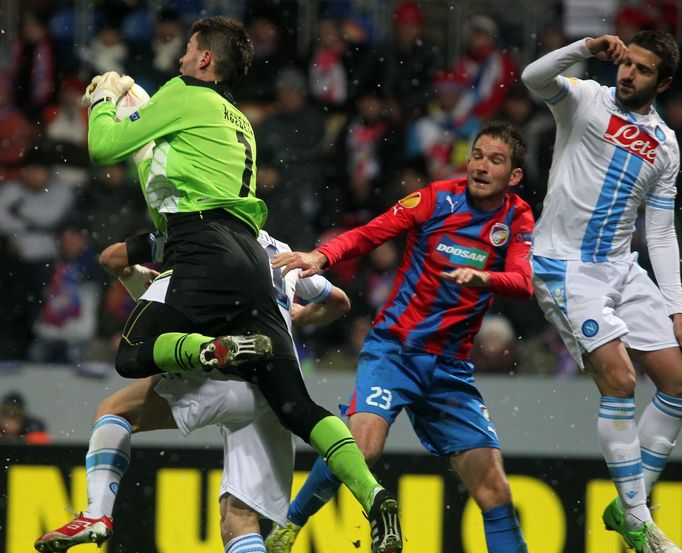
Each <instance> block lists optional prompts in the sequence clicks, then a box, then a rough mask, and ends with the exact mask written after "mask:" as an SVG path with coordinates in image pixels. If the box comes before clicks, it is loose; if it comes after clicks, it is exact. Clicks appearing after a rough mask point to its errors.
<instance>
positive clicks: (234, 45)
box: [192, 16, 253, 84]
mask: <svg viewBox="0 0 682 553" xmlns="http://www.w3.org/2000/svg"><path fill="white" fill-rule="evenodd" d="M195 33H196V35H197V45H198V46H199V48H200V49H202V50H210V52H211V54H212V55H213V59H214V62H215V71H216V73H217V74H218V76H219V77H220V78H221V80H223V81H227V82H228V83H229V84H233V83H234V82H236V81H237V80H239V79H240V78H241V77H243V76H244V75H246V74H247V73H248V71H249V68H250V67H251V61H252V60H253V42H251V38H249V35H248V34H247V32H246V30H245V29H244V25H242V24H241V23H240V22H239V21H237V20H235V19H231V18H229V17H224V16H217V17H204V18H203V19H198V20H197V21H195V22H194V24H193V25H192V35H194V34H195Z"/></svg>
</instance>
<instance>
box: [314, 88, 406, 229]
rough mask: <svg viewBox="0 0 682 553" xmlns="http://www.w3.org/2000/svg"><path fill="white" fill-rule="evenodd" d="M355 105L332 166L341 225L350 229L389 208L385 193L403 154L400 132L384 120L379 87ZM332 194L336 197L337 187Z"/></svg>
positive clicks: (343, 131) (369, 91) (340, 139)
mask: <svg viewBox="0 0 682 553" xmlns="http://www.w3.org/2000/svg"><path fill="white" fill-rule="evenodd" d="M355 105H356V111H357V113H356V115H355V116H354V117H353V118H352V119H351V120H350V121H349V122H348V124H347V125H346V127H345V128H344V129H343V130H342V131H341V133H340V134H339V137H338V138H337V140H336V148H335V158H336V161H335V163H334V166H335V167H337V168H338V169H337V174H336V178H337V181H338V182H339V184H340V187H341V188H343V189H344V190H343V191H342V193H341V195H342V198H345V200H344V201H342V202H341V210H342V211H343V213H344V219H345V221H344V224H346V225H350V226H356V225H361V224H364V223H366V222H367V221H369V219H371V218H372V217H375V216H376V215H379V214H380V213H383V211H385V210H386V209H387V208H388V207H389V206H390V205H392V204H393V200H394V198H392V197H391V196H390V194H389V193H388V191H389V190H390V189H391V184H392V183H393V181H394V180H395V177H396V174H397V172H398V167H399V163H400V158H401V156H402V152H403V135H402V131H401V129H400V128H399V127H397V126H396V125H395V124H394V123H393V122H392V121H391V120H390V119H389V118H388V117H387V105H386V100H385V98H384V94H383V90H382V88H381V87H373V88H370V89H368V90H367V91H366V92H364V93H362V94H361V95H360V96H359V97H358V99H357V101H356V102H355ZM332 190H333V193H338V189H337V187H332ZM325 204H326V202H325ZM348 218H352V219H354V220H353V221H350V220H348Z"/></svg>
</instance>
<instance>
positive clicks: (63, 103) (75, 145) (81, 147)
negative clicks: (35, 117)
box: [43, 75, 90, 188]
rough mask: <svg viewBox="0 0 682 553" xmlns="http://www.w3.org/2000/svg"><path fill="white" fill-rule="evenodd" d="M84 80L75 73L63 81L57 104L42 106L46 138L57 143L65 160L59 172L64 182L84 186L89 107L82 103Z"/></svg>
mask: <svg viewBox="0 0 682 553" xmlns="http://www.w3.org/2000/svg"><path fill="white" fill-rule="evenodd" d="M84 90H85V83H84V82H83V81H82V80H80V79H79V78H78V77H76V76H75V75H69V76H68V77H66V78H65V79H64V80H63V81H62V82H61V86H60V89H59V94H58V96H57V103H56V104H54V105H51V106H49V107H47V108H45V110H44V112H43V121H44V123H45V127H46V134H47V137H48V138H49V139H50V140H51V141H52V142H54V143H55V144H58V145H59V149H60V150H61V152H62V154H63V155H62V158H63V159H64V160H65V163H64V164H63V165H61V166H60V169H59V174H60V177H61V180H62V182H64V184H67V185H70V186H71V187H73V188H78V187H80V186H83V185H84V184H85V182H86V181H87V178H88V174H89V171H88V166H89V164H90V157H89V155H88V150H87V148H88V110H87V109H86V108H84V107H83V106H82V104H81V97H82V96H83V91H84Z"/></svg>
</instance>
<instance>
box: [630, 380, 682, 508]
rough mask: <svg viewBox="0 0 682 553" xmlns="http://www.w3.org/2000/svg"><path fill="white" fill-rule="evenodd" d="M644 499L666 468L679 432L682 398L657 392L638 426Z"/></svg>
mask: <svg viewBox="0 0 682 553" xmlns="http://www.w3.org/2000/svg"><path fill="white" fill-rule="evenodd" d="M637 428H638V429H639V445H640V447H641V449H642V470H643V471H644V484H645V486H646V493H647V496H648V495H649V494H651V486H653V484H654V483H655V482H656V480H658V478H659V476H660V475H661V472H662V471H663V468H664V467H665V464H666V462H667V461H668V457H669V456H670V452H671V451H672V450H673V448H674V447H675V440H676V439H677V435H678V434H679V433H680V428H682V398H679V397H673V396H669V395H667V394H664V393H663V392H657V393H656V395H655V396H654V397H653V398H652V400H651V403H649V405H648V406H647V408H646V409H645V410H644V413H642V416H641V418H640V419H639V424H637Z"/></svg>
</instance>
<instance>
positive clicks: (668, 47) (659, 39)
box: [630, 30, 680, 82]
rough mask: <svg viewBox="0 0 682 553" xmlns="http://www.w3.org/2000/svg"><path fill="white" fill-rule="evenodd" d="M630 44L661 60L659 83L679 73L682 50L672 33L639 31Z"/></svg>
mask: <svg viewBox="0 0 682 553" xmlns="http://www.w3.org/2000/svg"><path fill="white" fill-rule="evenodd" d="M630 44H636V45H637V46H639V47H641V48H644V49H645V50H649V51H650V52H653V53H654V54H656V55H657V56H658V57H659V58H661V65H660V67H659V68H658V82H661V81H662V80H663V79H667V78H668V77H673V76H674V75H675V73H677V66H678V65H679V63H680V49H679V47H678V46H677V42H675V39H674V38H673V36H672V35H671V34H670V33H668V32H666V31H661V30H656V31H639V32H638V33H637V34H636V35H635V36H633V37H632V40H631V41H630Z"/></svg>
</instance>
